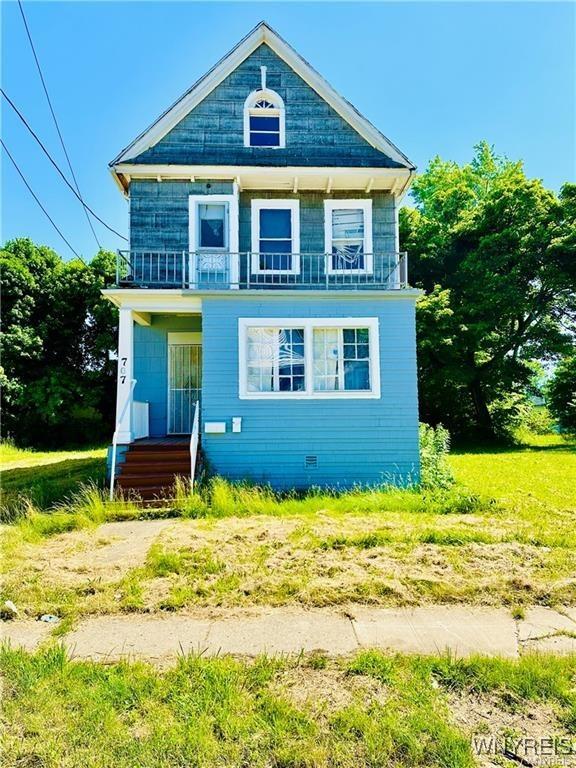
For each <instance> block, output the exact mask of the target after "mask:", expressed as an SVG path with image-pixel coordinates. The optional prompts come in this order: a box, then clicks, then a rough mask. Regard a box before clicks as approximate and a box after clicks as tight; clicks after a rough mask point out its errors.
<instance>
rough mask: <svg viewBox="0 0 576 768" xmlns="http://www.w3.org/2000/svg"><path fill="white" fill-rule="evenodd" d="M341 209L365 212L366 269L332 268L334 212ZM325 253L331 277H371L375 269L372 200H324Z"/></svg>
mask: <svg viewBox="0 0 576 768" xmlns="http://www.w3.org/2000/svg"><path fill="white" fill-rule="evenodd" d="M341 208H361V209H362V210H363V211H364V269H333V268H332V211H334V210H340V209H341ZM324 252H325V253H326V261H327V270H328V274H329V275H371V274H372V271H373V269H374V259H373V254H372V200H371V199H366V198H363V199H359V200H350V199H346V200H324Z"/></svg>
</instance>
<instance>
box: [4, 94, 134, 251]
mask: <svg viewBox="0 0 576 768" xmlns="http://www.w3.org/2000/svg"><path fill="white" fill-rule="evenodd" d="M0 93H1V94H2V96H4V98H5V99H6V101H7V102H8V104H10V106H11V107H12V109H13V110H14V112H15V113H16V114H17V115H18V117H19V118H20V120H21V121H22V122H23V123H24V125H25V126H26V128H27V129H28V131H29V132H30V133H31V135H32V136H33V137H34V139H35V140H36V142H37V143H38V145H39V146H40V148H41V150H42V151H43V152H44V154H45V155H46V157H47V158H48V160H50V162H51V163H52V165H53V166H54V168H55V169H56V170H57V171H58V173H59V174H60V176H61V177H62V180H63V181H64V183H65V184H66V185H67V186H68V187H69V188H70V189H71V190H72V192H73V194H74V195H76V197H77V198H78V200H79V201H80V202H81V203H82V205H83V206H84V208H85V209H86V210H88V211H90V213H91V214H92V216H94V218H95V219H96V220H97V221H99V222H100V223H101V224H103V225H104V226H105V227H106V229H108V230H109V231H110V232H113V233H114V234H115V235H118V237H121V238H122V240H126V242H128V238H127V237H124V235H121V234H120V232H117V231H116V230H115V229H114V228H113V227H110V226H109V225H108V224H106V222H105V221H104V220H103V219H101V218H100V216H98V214H97V213H95V212H94V211H93V210H92V208H90V206H89V205H88V203H86V202H85V201H84V200H83V199H82V197H81V196H80V195H79V194H78V192H77V191H76V190H75V189H74V187H73V186H72V184H70V182H69V181H68V179H67V178H66V176H65V175H64V173H63V172H62V170H61V169H60V167H59V166H58V164H57V163H56V161H55V160H54V158H53V157H52V155H51V154H50V152H48V150H47V149H46V147H45V146H44V144H43V143H42V139H40V138H39V137H38V135H37V134H36V133H35V132H34V129H33V128H32V127H31V126H30V124H29V123H28V121H27V120H26V118H25V117H24V115H23V114H22V113H21V112H20V110H19V109H18V107H17V106H16V105H15V104H14V102H13V101H12V99H11V98H10V97H9V96H8V94H7V93H6V91H5V90H4V89H3V88H0Z"/></svg>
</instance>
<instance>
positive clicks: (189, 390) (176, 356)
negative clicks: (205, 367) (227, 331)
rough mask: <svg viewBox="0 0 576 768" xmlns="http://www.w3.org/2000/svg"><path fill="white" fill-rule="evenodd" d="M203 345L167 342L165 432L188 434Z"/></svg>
mask: <svg viewBox="0 0 576 768" xmlns="http://www.w3.org/2000/svg"><path fill="white" fill-rule="evenodd" d="M201 381H202V346H201V345H200V344H180V343H171V342H169V343H168V432H169V434H171V435H189V434H190V433H191V432H192V423H193V421H194V407H195V405H196V403H197V402H199V400H200V392H201V386H202V385H201Z"/></svg>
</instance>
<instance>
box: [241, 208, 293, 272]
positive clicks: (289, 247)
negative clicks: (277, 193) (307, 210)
mask: <svg viewBox="0 0 576 768" xmlns="http://www.w3.org/2000/svg"><path fill="white" fill-rule="evenodd" d="M299 213H300V207H299V201H298V200H252V272H253V274H258V273H262V272H271V273H293V274H297V273H298V272H299V270H300V255H299V252H300V216H299Z"/></svg>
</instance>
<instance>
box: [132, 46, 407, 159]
mask: <svg viewBox="0 0 576 768" xmlns="http://www.w3.org/2000/svg"><path fill="white" fill-rule="evenodd" d="M262 65H265V66H266V67H267V68H268V72H267V84H268V86H269V87H270V88H272V89H274V90H275V91H277V92H278V94H279V95H280V96H281V97H282V99H283V100H284V105H285V109H286V147H285V148H284V149H265V148H253V147H245V146H244V122H243V109H244V101H245V100H246V97H247V96H248V94H249V93H250V92H251V91H253V90H256V89H258V88H259V87H260V66H262ZM130 162H132V163H170V164H172V163H173V164H184V165H198V164H203V165H262V166H278V167H281V166H329V167H338V166H340V167H353V166H357V167H380V168H400V167H403V166H402V165H400V164H399V163H396V162H395V161H394V160H391V159H390V158H389V157H387V156H386V155H385V154H384V153H383V152H380V151H379V150H377V149H375V148H374V147H372V146H371V144H369V143H368V142H367V141H366V140H365V139H363V138H362V136H360V134H359V133H357V132H356V131H355V130H354V129H353V128H352V127H351V126H350V125H349V124H348V123H347V122H346V121H345V120H343V119H342V118H341V117H340V115H338V113H337V112H336V111H335V110H334V109H332V107H331V106H330V105H329V104H327V103H326V102H325V101H324V100H323V99H322V97H321V96H319V95H318V94H317V93H316V91H314V90H313V89H312V88H311V87H310V86H309V85H307V83H305V82H304V80H303V79H302V78H301V77H300V76H299V75H297V74H296V73H295V72H294V71H293V70H292V69H291V68H290V67H289V66H288V64H286V63H285V62H284V61H283V60H282V59H281V58H280V57H279V56H277V55H276V54H275V53H274V52H273V51H272V50H271V49H270V48H269V47H268V46H267V45H265V44H262V45H261V46H260V47H259V48H257V49H256V50H255V51H254V53H252V54H251V55H250V56H248V57H247V58H246V59H245V60H244V61H243V62H242V63H241V64H240V65H239V66H238V67H237V69H236V70H235V71H234V72H232V73H231V74H230V75H228V77H226V78H225V79H224V80H223V81H222V83H221V84H220V85H218V86H217V87H216V88H215V89H214V90H213V91H212V92H211V93H210V94H209V95H208V96H207V97H206V98H205V99H204V100H203V101H202V102H201V103H200V104H198V105H197V106H196V107H195V108H194V109H193V110H192V111H191V112H190V113H189V114H188V115H187V116H186V117H184V118H183V119H182V120H181V121H180V123H179V124H178V125H177V126H175V127H174V128H173V129H172V130H171V131H169V132H168V133H167V134H166V136H164V137H163V138H162V139H161V140H160V141H159V142H158V143H157V144H156V145H155V146H153V147H150V149H147V150H146V151H144V152H142V153H141V154H140V155H139V156H138V157H136V158H134V159H133V160H130Z"/></svg>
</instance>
